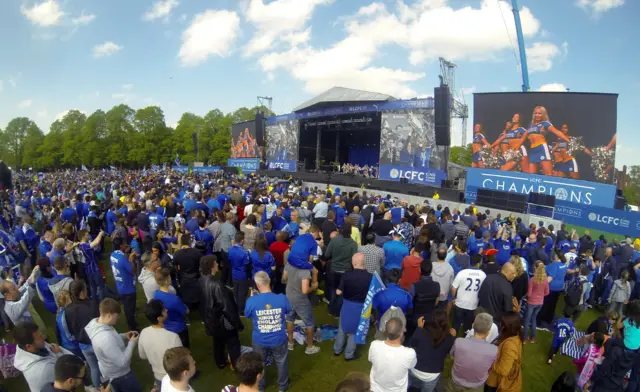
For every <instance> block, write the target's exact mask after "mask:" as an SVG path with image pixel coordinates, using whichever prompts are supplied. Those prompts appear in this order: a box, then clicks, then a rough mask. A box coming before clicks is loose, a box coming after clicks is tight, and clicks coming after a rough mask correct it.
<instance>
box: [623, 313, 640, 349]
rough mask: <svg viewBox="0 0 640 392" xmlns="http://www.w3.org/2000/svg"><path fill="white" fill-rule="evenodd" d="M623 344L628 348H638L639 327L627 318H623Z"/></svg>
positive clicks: (639, 342) (639, 338)
mask: <svg viewBox="0 0 640 392" xmlns="http://www.w3.org/2000/svg"><path fill="white" fill-rule="evenodd" d="M623 324H624V346H625V347H626V348H628V349H629V350H637V349H638V348H640V328H638V326H637V325H635V324H632V323H631V322H630V321H629V319H628V318H626V319H624V323H623Z"/></svg>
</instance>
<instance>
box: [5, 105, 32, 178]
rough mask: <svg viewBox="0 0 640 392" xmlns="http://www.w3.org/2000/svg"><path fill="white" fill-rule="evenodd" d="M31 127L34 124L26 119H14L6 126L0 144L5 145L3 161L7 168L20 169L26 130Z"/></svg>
mask: <svg viewBox="0 0 640 392" xmlns="http://www.w3.org/2000/svg"><path fill="white" fill-rule="evenodd" d="M31 126H35V124H34V122H33V121H31V120H30V119H28V118H27V117H17V118H14V119H13V120H11V121H10V122H9V124H7V128H6V129H5V131H4V132H3V133H2V140H1V141H0V142H1V143H2V144H4V145H5V149H6V150H5V161H6V163H7V165H8V166H11V167H15V168H16V169H19V168H20V165H21V164H22V157H23V155H24V141H25V138H26V137H27V130H28V129H29V128H31Z"/></svg>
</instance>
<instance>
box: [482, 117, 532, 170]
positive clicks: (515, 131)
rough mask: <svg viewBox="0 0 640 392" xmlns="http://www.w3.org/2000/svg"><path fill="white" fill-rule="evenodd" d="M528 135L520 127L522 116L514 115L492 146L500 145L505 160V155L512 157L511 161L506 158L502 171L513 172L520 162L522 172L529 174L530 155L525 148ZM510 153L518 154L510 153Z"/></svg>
mask: <svg viewBox="0 0 640 392" xmlns="http://www.w3.org/2000/svg"><path fill="white" fill-rule="evenodd" d="M527 134H528V131H527V130H526V129H524V128H523V127H522V126H520V114H518V113H516V114H514V115H513V117H512V118H511V121H510V122H507V126H506V127H505V130H504V131H503V132H502V135H501V136H500V137H499V138H498V140H496V141H495V142H494V143H493V144H492V145H491V147H492V148H493V147H496V146H498V145H500V152H501V153H502V156H503V158H504V157H505V155H506V156H509V155H512V157H510V159H506V158H504V163H503V164H502V166H501V167H500V170H506V171H512V170H513V169H514V168H515V167H516V166H517V165H518V161H520V168H521V171H522V172H523V173H528V172H529V155H528V154H527V148H526V147H525V146H524V142H525V140H526V139H527ZM509 151H514V152H516V153H515V154H514V153H509Z"/></svg>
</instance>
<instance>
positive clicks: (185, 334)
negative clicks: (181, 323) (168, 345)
mask: <svg viewBox="0 0 640 392" xmlns="http://www.w3.org/2000/svg"><path fill="white" fill-rule="evenodd" d="M178 337H179V338H180V342H182V347H185V348H190V346H191V345H190V344H189V327H187V328H185V329H183V330H182V331H181V332H180V333H179V334H178Z"/></svg>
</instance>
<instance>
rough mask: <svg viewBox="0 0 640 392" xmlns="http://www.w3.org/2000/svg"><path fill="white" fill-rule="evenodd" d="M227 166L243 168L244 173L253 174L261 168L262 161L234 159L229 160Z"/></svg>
mask: <svg viewBox="0 0 640 392" xmlns="http://www.w3.org/2000/svg"><path fill="white" fill-rule="evenodd" d="M227 166H232V167H241V168H242V171H243V172H244V173H253V172H255V171H256V170H258V168H259V167H260V159H257V158H256V159H233V158H229V159H228V160H227Z"/></svg>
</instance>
